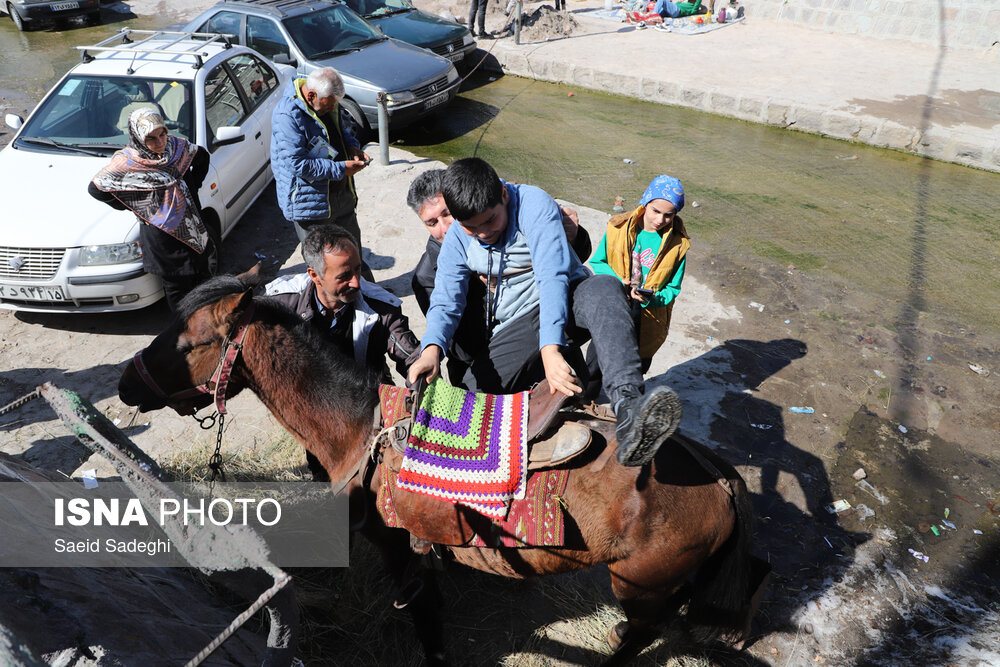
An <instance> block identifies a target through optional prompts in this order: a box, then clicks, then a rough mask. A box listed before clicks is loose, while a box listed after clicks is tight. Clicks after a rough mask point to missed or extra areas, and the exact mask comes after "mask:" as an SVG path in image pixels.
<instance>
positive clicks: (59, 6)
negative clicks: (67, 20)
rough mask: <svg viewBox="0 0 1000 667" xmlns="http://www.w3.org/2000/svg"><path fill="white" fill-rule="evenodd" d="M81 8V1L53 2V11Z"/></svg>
mask: <svg viewBox="0 0 1000 667" xmlns="http://www.w3.org/2000/svg"><path fill="white" fill-rule="evenodd" d="M79 8H80V3H79V2H53V3H52V11H54V12H61V11H64V10H66V9H79Z"/></svg>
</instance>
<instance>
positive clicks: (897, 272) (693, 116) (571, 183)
mask: <svg viewBox="0 0 1000 667" xmlns="http://www.w3.org/2000/svg"><path fill="white" fill-rule="evenodd" d="M477 83H478V85H472V86H469V87H468V89H467V90H465V91H464V92H463V93H462V95H461V97H460V98H459V99H458V100H457V101H456V102H455V103H454V105H453V106H452V107H451V108H449V110H448V117H447V119H443V120H441V121H440V122H439V123H438V124H437V125H436V126H434V127H432V128H429V129H427V130H425V131H423V132H410V133H409V134H408V135H407V136H406V137H405V138H403V139H402V140H401V141H400V142H399V143H400V144H401V145H403V146H404V147H405V148H407V149H408V150H410V151H413V152H415V153H417V154H419V155H423V156H427V157H433V158H435V159H439V160H442V161H445V162H448V161H449V160H451V159H453V158H455V157H464V156H467V155H473V154H475V155H478V156H480V157H482V158H484V159H486V160H488V161H490V162H491V163H492V164H494V166H495V167H496V168H497V170H498V171H499V172H500V174H501V175H502V176H504V177H506V178H509V179H511V180H514V181H518V182H526V183H533V184H536V185H539V186H541V187H543V188H545V189H546V190H547V191H549V192H550V193H551V194H552V195H553V196H555V197H557V198H561V199H566V200H568V201H572V202H577V203H580V204H583V205H586V206H590V207H593V208H597V209H601V210H608V211H610V209H611V207H612V205H613V204H614V199H615V196H622V197H623V198H624V199H625V206H626V208H630V207H632V206H635V205H636V204H637V200H638V198H639V196H640V195H641V194H642V192H643V190H644V189H645V187H646V185H647V184H648V183H649V181H650V180H651V179H652V177H654V176H656V175H657V174H660V173H669V174H671V175H673V176H677V177H679V178H680V179H681V180H682V181H683V182H684V187H685V190H686V192H687V201H688V202H689V205H688V207H687V208H686V209H685V211H684V213H683V218H684V221H685V224H686V225H687V228H688V231H689V232H690V234H691V235H692V237H693V242H694V244H695V247H697V245H698V244H701V243H704V244H709V245H711V246H713V247H714V248H715V249H716V250H718V251H720V252H723V253H727V254H728V253H733V254H736V255H742V256H744V257H755V258H758V259H759V260H760V261H762V262H778V263H780V264H782V265H788V264H792V265H794V266H795V267H796V268H797V269H798V270H800V271H807V272H816V273H819V274H824V275H827V276H829V277H831V278H834V279H837V280H840V281H843V282H844V283H846V284H847V285H848V286H849V287H850V288H851V289H855V290H860V291H861V292H864V293H867V294H870V295H871V296H872V297H873V298H875V299H878V300H886V301H890V302H899V303H908V304H910V305H911V306H912V307H913V308H915V309H916V310H918V311H923V310H927V311H934V312H937V313H938V314H939V315H946V316H947V317H951V318H954V319H955V320H957V321H960V322H963V323H966V324H970V325H973V324H974V325H978V326H981V327H985V328H987V329H993V330H994V331H995V330H998V329H1000V307H998V297H997V295H998V294H1000V291H998V289H1000V271H997V269H996V266H997V262H998V260H1000V230H998V228H997V225H996V222H995V220H994V218H993V213H992V212H994V211H996V210H998V209H1000V174H993V173H989V172H983V171H977V170H973V169H969V168H967V167H961V166H957V165H953V164H948V163H943V162H935V161H932V160H927V159H923V158H919V157H915V156H912V155H906V154H903V153H898V152H895V151H889V150H883V149H877V148H873V147H869V146H866V145H862V144H852V143H847V142H844V141H839V140H834V139H826V138H822V137H817V136H813V135H807V134H803V133H799V132H790V131H787V130H781V129H776V128H771V127H766V126H761V125H755V124H751V123H745V122H741V121H736V120H731V119H726V118H721V117H718V116H713V115H711V114H706V113H701V112H697V111H692V110H688V109H682V108H676V107H665V106H662V105H658V104H651V103H646V102H641V101H637V100H633V99H628V98H624V97H616V96H611V95H604V94H600V93H594V92H591V91H587V90H584V89H579V88H575V87H569V86H562V85H554V84H550V83H543V82H538V81H533V80H529V79H522V78H518V77H514V76H504V77H500V78H497V79H496V80H489V79H488V78H486V77H483V78H480V79H478V80H477ZM626 161H627V162H626ZM694 202H697V204H698V206H697V207H695V206H694Z"/></svg>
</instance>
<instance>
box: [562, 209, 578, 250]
mask: <svg viewBox="0 0 1000 667" xmlns="http://www.w3.org/2000/svg"><path fill="white" fill-rule="evenodd" d="M559 210H560V211H562V223H563V231H564V232H566V240H567V241H569V242H570V243H573V241H575V240H576V233H577V232H578V231H580V216H578V215H577V214H576V211H575V210H574V209H571V208H570V207H568V206H560V207H559Z"/></svg>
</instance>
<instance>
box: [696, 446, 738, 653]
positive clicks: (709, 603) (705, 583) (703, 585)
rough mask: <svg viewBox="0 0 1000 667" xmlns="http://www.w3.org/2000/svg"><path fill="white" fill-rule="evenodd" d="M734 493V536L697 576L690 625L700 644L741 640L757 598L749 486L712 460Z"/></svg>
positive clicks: (732, 472)
mask: <svg viewBox="0 0 1000 667" xmlns="http://www.w3.org/2000/svg"><path fill="white" fill-rule="evenodd" d="M711 458H712V460H713V463H715V464H716V465H717V466H718V467H719V468H720V469H721V470H723V471H725V474H726V478H727V479H728V480H729V485H730V487H731V488H732V490H733V498H732V502H733V506H734V509H735V512H736V520H735V522H734V525H733V532H732V533H731V534H730V536H729V538H728V539H727V540H726V542H725V543H724V544H723V545H722V548H720V549H719V550H718V551H716V552H715V553H714V554H712V556H711V557H710V558H709V559H708V560H707V561H705V563H704V565H702V566H701V568H699V570H698V573H697V574H696V575H695V581H694V590H693V591H692V595H691V601H690V602H689V604H688V612H687V621H688V623H689V624H690V625H691V626H692V631H693V634H694V635H695V636H696V637H697V639H699V640H700V641H710V640H713V639H718V638H720V637H724V638H727V639H737V638H738V637H739V636H740V635H741V633H742V632H743V631H744V630H745V628H746V624H747V621H748V618H747V616H748V613H749V609H750V599H751V596H752V595H753V592H754V591H753V590H751V585H752V584H753V583H754V582H753V581H752V580H751V579H752V577H753V576H754V574H753V569H752V567H751V562H752V556H751V550H752V548H753V506H752V505H751V503H750V494H749V493H748V492H747V486H746V482H744V481H743V478H742V477H741V476H740V474H739V473H738V472H736V470H735V469H734V468H733V467H732V466H730V465H728V464H726V463H725V462H724V461H722V460H721V459H719V458H717V457H715V456H714V455H713V456H711Z"/></svg>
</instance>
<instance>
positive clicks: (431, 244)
mask: <svg viewBox="0 0 1000 667" xmlns="http://www.w3.org/2000/svg"><path fill="white" fill-rule="evenodd" d="M443 176H444V169H431V170H430V171H425V172H424V173H422V174H420V175H419V176H417V177H416V178H415V179H413V182H412V183H411V184H410V190H409V192H408V193H407V195H406V204H407V205H408V206H409V207H410V208H411V209H413V212H414V213H416V214H417V216H418V217H419V218H420V220H421V222H423V223H424V225H425V226H426V227H427V232H428V233H429V234H430V237H429V238H428V239H427V247H426V248H425V249H424V254H423V255H421V256H420V261H418V262H417V266H416V268H415V269H414V270H413V278H412V279H411V280H410V287H411V288H412V289H413V296H414V297H416V299H417V305H418V306H419V307H420V312H422V313H423V314H424V315H427V309H428V308H429V307H430V305H431V292H433V291H434V278H435V276H436V275H437V261H438V254H439V253H440V252H441V243H442V241H444V237H445V234H446V233H447V232H448V229H449V228H450V227H451V223H452V222H454V221H455V218H454V217H453V216H452V215H451V212H450V211H449V210H448V205H447V204H446V203H445V201H444V196H443V195H442V194H441V181H442V178H443ZM560 210H561V211H562V222H563V229H564V230H565V232H566V238H567V240H569V242H570V246H571V247H572V248H573V251H574V252H575V253H576V256H577V257H578V258H579V259H580V261H581V262H585V261H587V258H588V257H590V252H591V248H592V245H591V242H590V235H589V234H588V233H587V230H586V229H584V228H582V227H581V226H580V219H579V217H578V216H577V214H576V211H575V210H573V209H571V208H568V207H566V206H562V207H560ZM485 296H486V288H485V286H484V285H483V283H482V282H480V281H476V282H474V283H472V284H470V285H469V294H468V298H467V299H466V305H465V311H464V312H463V313H462V318H461V321H460V322H459V324H458V329H457V330H456V331H455V335H454V336H453V337H452V342H451V346H450V347H449V349H448V354H447V367H448V379H449V381H450V382H451V384H453V385H455V386H456V387H462V388H463V389H465V388H467V387H466V386H465V383H464V381H463V377H464V376H465V373H466V371H467V370H468V369H469V364H471V363H472V360H473V359H474V358H475V356H476V354H477V353H478V352H479V351H480V350H481V349H482V348H483V347H484V346H485V345H486V342H487V339H488V338H489V337H488V336H487V334H486V318H485V313H484V311H483V303H484V301H485Z"/></svg>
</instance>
